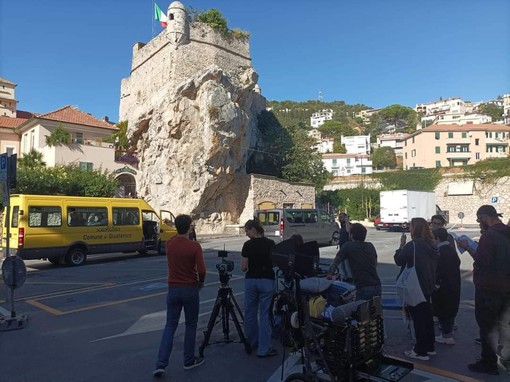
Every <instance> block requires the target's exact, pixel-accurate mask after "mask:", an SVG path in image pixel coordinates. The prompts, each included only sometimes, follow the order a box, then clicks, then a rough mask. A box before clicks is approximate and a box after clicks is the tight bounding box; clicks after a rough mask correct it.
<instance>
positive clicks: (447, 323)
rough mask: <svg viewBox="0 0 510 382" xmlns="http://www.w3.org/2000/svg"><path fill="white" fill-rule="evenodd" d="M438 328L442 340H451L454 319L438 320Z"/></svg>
mask: <svg viewBox="0 0 510 382" xmlns="http://www.w3.org/2000/svg"><path fill="white" fill-rule="evenodd" d="M439 326H440V327H441V333H442V336H443V338H453V328H454V327H455V318H440V319H439Z"/></svg>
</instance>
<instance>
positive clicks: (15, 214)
mask: <svg viewBox="0 0 510 382" xmlns="http://www.w3.org/2000/svg"><path fill="white" fill-rule="evenodd" d="M18 222H19V206H14V207H13V208H12V218H11V227H12V228H17V227H18Z"/></svg>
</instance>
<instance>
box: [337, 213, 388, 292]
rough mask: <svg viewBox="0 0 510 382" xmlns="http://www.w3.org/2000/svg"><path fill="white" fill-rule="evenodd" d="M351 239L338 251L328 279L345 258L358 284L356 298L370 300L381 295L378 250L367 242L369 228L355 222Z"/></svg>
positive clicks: (355, 282) (351, 231) (355, 283)
mask: <svg viewBox="0 0 510 382" xmlns="http://www.w3.org/2000/svg"><path fill="white" fill-rule="evenodd" d="M349 236H350V238H351V240H350V241H347V242H346V243H345V244H344V245H343V246H342V247H341V248H340V250H339V251H338V253H337V254H336V256H335V259H334V260H333V263H332V264H331V266H330V267H329V271H328V279H332V278H333V274H334V272H335V270H336V268H337V267H338V265H339V264H340V262H342V261H343V260H349V265H350V268H351V271H352V278H353V281H354V285H355V286H356V300H370V299H372V297H374V296H381V280H380V279H379V275H378V274H377V252H376V250H375V247H374V245H373V244H372V243H369V242H366V241H365V239H366V237H367V229H366V228H365V227H364V226H363V225H361V224H359V223H354V224H353V225H352V226H351V230H350V234H349Z"/></svg>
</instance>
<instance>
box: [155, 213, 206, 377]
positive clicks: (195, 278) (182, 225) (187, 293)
mask: <svg viewBox="0 0 510 382" xmlns="http://www.w3.org/2000/svg"><path fill="white" fill-rule="evenodd" d="M191 223H192V220H191V216H189V215H179V216H177V217H176V218H175V228H176V229H177V236H175V237H173V238H172V239H170V240H168V241H167V242H166V257H167V260H168V295H167V312H166V325H165V329H164V331H163V337H162V338H161V344H160V346H159V352H158V360H157V362H156V369H155V370H154V372H153V375H154V376H155V377H161V376H162V375H163V374H164V373H165V369H166V367H167V366H168V360H169V358H170V353H171V352H172V346H173V340H174V334H175V331H176V330H177V326H178V325H179V318H180V317H181V310H182V309H183V308H184V318H185V322H186V323H185V325H186V332H185V334H184V369H186V370H188V369H192V368H194V367H197V366H200V365H202V364H203V363H204V359H203V358H201V357H196V356H195V338H196V333H197V322H198V310H199V304H200V302H199V295H198V292H199V290H200V288H202V287H203V286H204V281H205V273H206V269H205V263H204V257H203V255H202V247H201V246H200V244H198V243H197V242H196V241H192V240H190V239H189V233H190V231H191Z"/></svg>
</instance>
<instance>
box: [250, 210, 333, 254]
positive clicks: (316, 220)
mask: <svg viewBox="0 0 510 382" xmlns="http://www.w3.org/2000/svg"><path fill="white" fill-rule="evenodd" d="M255 218H257V219H258V220H259V221H260V223H261V224H262V226H263V227H264V231H265V236H266V237H268V238H270V239H273V240H274V241H275V242H277V243H279V242H281V241H283V240H287V239H289V238H290V237H291V236H293V235H300V236H301V237H302V238H303V241H304V242H308V241H317V242H318V243H319V244H320V245H333V244H335V245H336V241H337V240H338V239H337V238H338V225H337V223H336V222H335V219H334V218H333V217H332V216H331V215H330V214H329V213H327V212H326V211H324V210H320V209H315V208H306V209H270V210H256V211H255Z"/></svg>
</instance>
